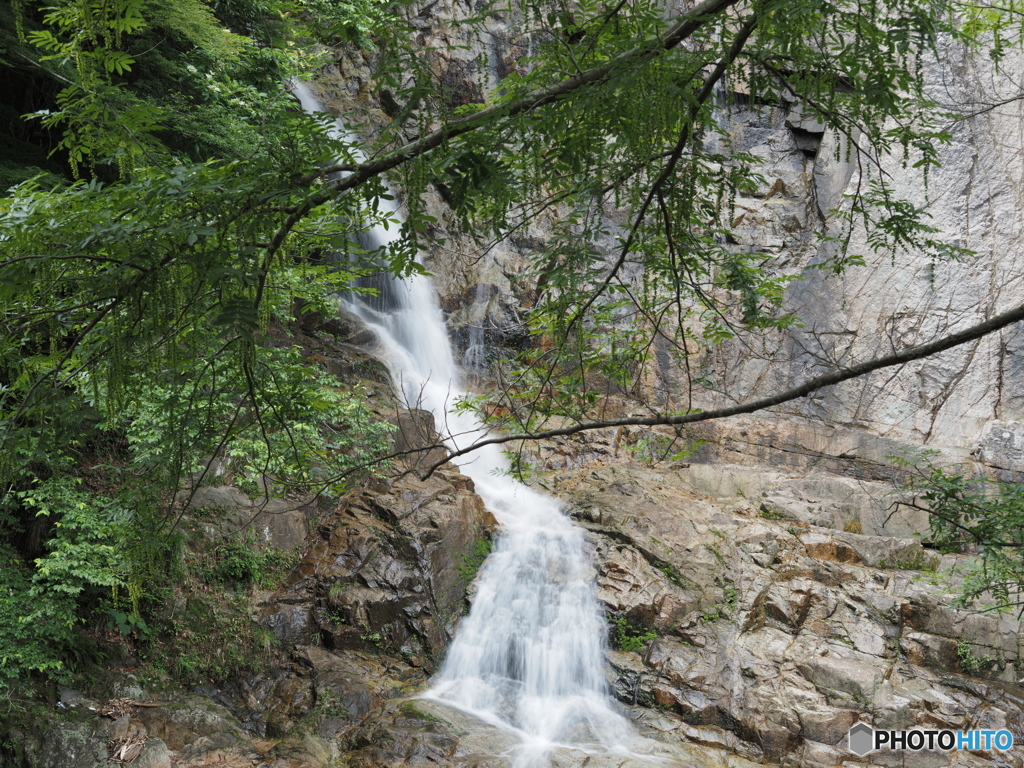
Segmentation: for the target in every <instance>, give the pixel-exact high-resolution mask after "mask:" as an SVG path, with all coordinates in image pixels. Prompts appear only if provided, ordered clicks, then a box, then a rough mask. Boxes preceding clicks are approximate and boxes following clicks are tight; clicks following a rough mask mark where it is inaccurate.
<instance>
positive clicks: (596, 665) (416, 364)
mask: <svg viewBox="0 0 1024 768" xmlns="http://www.w3.org/2000/svg"><path fill="white" fill-rule="evenodd" d="M293 91H294V93H295V95H296V96H297V97H298V98H299V100H300V101H301V103H302V106H303V108H304V109H306V110H307V111H321V110H322V107H321V105H320V104H319V103H318V102H317V100H316V98H315V97H314V96H313V95H312V93H311V92H310V91H309V89H308V88H307V87H306V86H305V85H303V84H302V83H296V84H295V85H294V86H293ZM337 130H338V131H339V132H340V133H341V135H347V131H346V128H345V126H344V125H342V124H340V123H339V124H338V129H337ZM379 204H380V205H381V206H390V210H391V212H392V213H393V214H394V216H395V218H398V216H399V214H398V212H397V209H396V208H395V206H394V204H393V203H390V202H389V201H385V200H381V201H379ZM395 237H397V234H396V232H395V230H394V228H392V229H391V230H390V231H389V230H385V229H384V228H383V227H375V228H373V229H371V230H369V231H368V232H367V233H365V234H364V236H363V240H364V245H365V246H366V247H368V248H374V247H377V246H380V245H387V244H388V243H389V242H391V241H392V240H393V239H394V238H395ZM383 280H385V281H387V284H382V285H381V286H380V287H379V288H380V289H381V290H382V291H386V294H387V301H386V302H384V301H378V302H373V301H362V300H358V299H353V300H350V301H347V302H346V306H347V308H348V309H349V310H350V311H352V312H354V313H355V314H357V315H358V316H359V317H360V318H361V319H362V320H363V321H364V322H365V323H366V325H367V326H368V327H369V328H371V329H372V330H373V331H374V332H375V333H376V334H377V337H378V338H379V341H380V344H381V346H382V347H383V348H384V350H385V352H386V358H387V359H386V363H387V365H388V367H389V369H390V372H391V375H392V378H393V380H394V381H395V383H396V385H398V386H400V387H401V389H402V392H403V394H404V397H405V399H406V403H407V405H408V406H409V407H418V408H423V409H425V410H428V411H430V412H431V413H433V415H434V418H435V420H436V423H437V426H438V431H439V432H440V433H441V434H442V435H444V436H445V438H446V441H447V443H448V444H449V445H450V446H452V447H453V448H454V447H456V446H465V445H467V444H469V443H470V442H471V441H473V440H474V439H476V438H478V437H480V436H481V435H482V434H483V427H482V426H481V424H480V422H479V421H478V420H477V419H476V417H475V416H474V415H473V414H469V413H465V412H461V413H460V412H457V411H456V410H455V409H454V405H455V403H456V401H457V400H458V399H459V398H460V397H461V396H462V395H463V394H464V393H463V391H462V390H461V389H460V385H459V377H458V373H457V369H456V366H455V361H454V357H453V354H452V348H451V345H450V343H449V341H448V337H447V333H446V329H445V325H444V320H443V318H442V315H441V311H440V308H439V307H438V305H437V302H436V300H435V298H434V294H433V289H432V287H431V285H430V282H429V280H428V278H426V277H422V276H414V277H411V278H408V279H405V280H394V281H392V280H391V279H390V278H389V277H387V276H385V277H384V278H383ZM374 304H376V305H377V306H374ZM457 463H458V464H459V466H460V469H461V471H462V472H463V473H464V474H466V475H468V476H469V477H471V478H472V479H473V481H474V483H475V485H476V491H477V493H479V494H480V496H481V497H482V498H483V500H484V503H485V504H486V506H487V508H488V509H489V510H490V511H491V512H492V513H493V514H494V516H495V517H496V518H497V520H498V522H499V523H500V524H501V529H500V532H499V534H498V535H497V537H496V539H495V542H494V549H493V552H492V553H491V555H490V556H489V557H488V558H487V561H486V562H485V564H484V566H483V568H482V569H481V571H480V574H479V577H478V582H477V592H476V597H475V599H474V600H473V605H472V609H471V610H470V612H469V614H468V615H467V616H465V617H464V618H463V619H462V620H461V621H460V622H459V626H458V631H457V633H456V636H455V638H454V640H453V642H452V645H451V647H450V649H449V651H448V655H447V658H446V660H445V662H444V664H443V666H442V668H441V670H440V671H439V672H438V674H437V675H436V677H435V679H434V685H433V688H432V689H431V690H430V691H429V692H428V693H427V694H426V696H427V697H429V698H432V699H436V700H439V701H442V702H445V703H447V704H449V705H452V706H455V707H457V708H459V709H461V710H463V711H465V712H467V713H470V714H472V715H474V716H476V717H478V718H479V719H480V720H482V721H484V722H486V723H488V724H490V725H493V726H496V727H498V728H501V729H503V730H505V731H507V732H510V733H512V734H514V735H515V737H516V738H517V739H518V740H519V745H518V746H517V747H516V748H515V750H514V754H512V755H510V757H511V759H512V763H513V765H514V766H517V768H526V767H527V766H529V767H530V768H533V767H534V766H543V765H547V764H548V759H549V754H550V752H551V751H552V750H553V749H555V748H558V747H571V748H575V749H582V750H585V751H588V752H605V751H613V752H619V753H624V754H630V753H631V752H630V749H629V745H630V744H631V743H633V742H635V741H637V738H638V737H637V736H636V734H635V733H634V731H633V729H632V727H631V725H630V723H629V722H628V721H627V720H626V719H625V718H624V717H623V716H622V715H621V714H619V713H618V712H616V711H615V709H614V708H613V707H614V704H613V701H612V699H611V697H610V696H609V694H608V686H607V683H606V681H605V674H604V665H605V658H604V650H605V622H604V619H603V614H602V611H601V609H600V607H599V605H598V603H597V600H596V598H595V596H594V587H593V583H594V575H595V574H594V567H593V564H592V562H591V557H590V553H589V551H588V546H587V543H586V541H585V539H584V536H583V534H582V532H581V530H580V529H579V528H577V527H576V526H575V525H573V524H572V523H571V522H570V521H569V520H568V519H567V518H566V517H565V516H564V515H563V514H562V512H561V510H560V508H559V505H558V502H557V501H556V500H555V499H553V498H552V497H550V496H547V495H544V494H542V493H539V492H537V491H535V490H533V489H531V488H528V487H526V486H525V485H523V484H522V483H520V482H518V481H516V480H515V479H513V478H512V477H510V476H509V475H508V472H507V469H508V464H507V462H506V459H505V457H504V455H503V454H502V452H501V450H500V449H499V448H498V447H497V446H493V445H491V446H485V447H483V448H481V449H479V450H477V451H474V452H473V453H472V454H470V455H468V456H465V457H462V458H461V459H459V460H458V462H457Z"/></svg>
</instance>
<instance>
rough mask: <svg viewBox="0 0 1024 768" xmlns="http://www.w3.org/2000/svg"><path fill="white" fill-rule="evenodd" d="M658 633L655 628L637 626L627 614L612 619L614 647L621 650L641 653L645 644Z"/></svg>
mask: <svg viewBox="0 0 1024 768" xmlns="http://www.w3.org/2000/svg"><path fill="white" fill-rule="evenodd" d="M657 636H658V633H657V632H655V631H654V630H653V629H650V630H649V629H647V628H646V627H642V626H637V625H636V624H634V623H633V622H631V621H630V620H629V619H627V618H626V617H625V616H619V617H616V618H614V619H612V632H611V640H612V647H613V648H615V649H616V650H619V651H631V652H633V653H639V652H640V651H642V650H643V649H644V646H645V645H646V644H647V643H648V642H649V641H651V640H654V639H655V638H656V637H657Z"/></svg>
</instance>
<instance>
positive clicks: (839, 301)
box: [318, 0, 1024, 472]
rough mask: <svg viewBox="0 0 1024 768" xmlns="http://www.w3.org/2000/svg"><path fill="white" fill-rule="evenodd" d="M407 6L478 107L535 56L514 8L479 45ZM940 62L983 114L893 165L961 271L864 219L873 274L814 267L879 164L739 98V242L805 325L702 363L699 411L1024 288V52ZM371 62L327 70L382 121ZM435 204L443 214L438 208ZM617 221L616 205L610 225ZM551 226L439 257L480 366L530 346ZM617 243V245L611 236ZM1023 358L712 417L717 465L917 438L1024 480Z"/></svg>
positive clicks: (786, 460)
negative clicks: (931, 163)
mask: <svg viewBox="0 0 1024 768" xmlns="http://www.w3.org/2000/svg"><path fill="white" fill-rule="evenodd" d="M410 13H412V14H413V15H414V18H415V19H416V21H417V24H418V25H419V26H420V29H421V39H420V41H419V42H420V43H421V44H422V45H423V46H424V49H425V50H426V51H429V53H428V54H426V55H429V56H433V57H434V63H433V68H434V69H435V70H436V71H435V75H436V77H437V79H438V82H441V83H444V84H445V85H447V86H449V87H454V88H456V89H457V92H458V93H461V94H462V95H463V97H464V99H465V100H477V99H479V98H480V92H481V85H480V84H481V83H484V84H487V83H493V82H494V81H495V78H496V77H497V76H499V75H500V74H501V73H503V72H506V71H508V69H509V67H510V66H513V65H514V62H515V58H516V56H517V55H520V54H521V53H522V51H518V50H517V49H516V46H515V45H514V43H513V42H512V41H514V40H516V39H518V38H517V37H516V34H515V33H516V31H517V29H518V27H517V25H518V24H521V23H522V22H521V20H519V19H517V18H515V17H514V15H512V14H496V15H494V16H492V17H490V18H489V20H488V25H487V27H486V28H485V29H484V31H483V32H481V33H472V34H471V33H469V32H466V31H465V29H464V28H463V27H459V26H458V25H455V24H452V23H451V22H452V21H458V20H460V19H462V18H464V17H465V16H466V15H467V14H468V13H469V9H468V7H464V6H462V5H460V4H458V3H454V2H445V1H444V0H442V2H434V3H429V4H421V5H420V6H414V7H413V10H411V11H410ZM451 45H459V46H462V47H460V48H458V49H451V48H449V46H451ZM442 51H448V52H445V53H442ZM941 53H942V55H941V57H940V60H939V61H933V62H931V63H930V64H928V73H929V74H928V78H929V83H930V89H931V95H932V96H933V97H934V98H935V99H936V100H937V101H938V102H939V103H940V104H942V105H945V106H949V107H950V109H951V110H957V111H959V112H961V113H964V114H966V115H968V117H966V118H965V119H962V120H955V121H954V120H951V121H950V123H949V125H948V126H944V127H945V128H947V129H948V132H949V133H950V134H951V136H952V139H951V140H950V142H949V143H948V144H946V145H944V146H943V147H942V149H941V151H940V158H939V159H940V161H941V163H942V165H941V167H939V168H932V169H931V170H930V172H929V173H928V174H927V176H926V175H925V173H924V171H923V169H921V168H914V167H913V165H914V163H915V162H916V161H917V160H918V159H919V157H918V156H917V155H914V154H913V152H912V153H911V155H910V157H909V160H908V161H904V159H903V157H902V156H892V157H882V158H879V161H880V164H881V168H882V169H883V171H884V173H885V174H886V180H887V182H888V183H889V184H890V186H891V187H892V189H893V191H894V193H895V195H896V196H898V197H904V198H906V199H908V200H910V201H911V202H912V203H913V204H914V205H916V206H918V207H921V208H923V209H924V210H926V211H927V212H928V213H929V214H930V215H931V217H932V219H931V222H932V224H933V225H934V226H935V227H937V228H938V229H939V230H940V232H941V234H940V235H939V237H940V238H941V239H942V240H944V241H946V242H948V243H950V244H952V245H956V246H960V247H964V248H968V249H970V250H972V251H974V252H975V254H976V255H974V256H971V257H967V258H964V259H962V260H960V261H948V260H947V261H937V262H933V261H930V260H929V259H927V258H922V257H920V255H918V254H914V253H905V252H895V253H894V252H891V251H888V250H883V251H881V252H877V253H876V252H874V251H872V249H871V248H870V247H869V245H868V242H867V236H866V233H865V232H864V230H863V228H861V227H855V228H854V231H853V232H852V235H851V238H850V243H849V252H850V253H857V254H862V255H863V256H864V258H865V265H864V266H862V267H854V268H851V269H849V270H847V271H846V272H845V273H844V274H842V275H839V276H836V275H833V274H831V273H830V272H828V271H827V270H826V271H819V270H816V269H814V268H813V266H814V264H816V263H819V262H821V261H822V260H823V259H824V258H826V257H827V256H829V255H830V253H831V250H830V249H834V248H835V247H836V245H835V244H834V243H824V244H823V243H822V242H821V241H820V240H819V239H818V237H817V235H818V234H824V235H826V236H837V235H842V233H843V230H842V226H843V225H842V224H841V223H840V221H839V220H837V219H836V217H835V216H834V214H833V210H834V209H835V208H843V207H844V206H845V205H846V202H845V200H844V195H846V194H848V193H850V192H852V191H853V190H855V189H856V188H857V187H858V185H861V184H864V183H866V182H867V181H868V180H869V178H870V177H871V173H872V171H871V165H872V159H871V158H869V157H867V156H858V154H857V153H856V152H855V151H854V152H852V153H850V152H849V151H848V149H849V148H848V147H847V146H846V143H845V142H846V140H845V139H841V138H840V137H837V136H836V135H835V134H834V133H833V132H832V131H826V130H825V129H824V128H823V126H821V125H820V124H817V123H815V122H814V121H813V120H812V119H810V118H808V117H807V116H806V115H804V114H803V113H802V111H801V107H800V105H799V104H790V105H785V106H782V107H775V108H759V109H756V110H753V109H750V108H747V107H742V106H736V107H733V108H732V109H731V110H730V112H729V113H728V114H727V116H726V117H725V122H726V125H727V129H728V131H729V133H730V134H731V137H732V141H733V143H734V145H735V146H736V148H737V149H738V150H742V151H745V152H748V153H751V154H752V155H755V156H757V157H760V158H761V160H762V162H763V165H762V167H761V169H760V170H761V173H762V175H763V176H764V180H765V181H764V184H763V185H762V188H761V189H759V190H756V191H755V192H754V193H753V194H751V195H750V196H748V197H746V198H740V199H739V200H737V207H736V211H737V216H736V219H735V227H736V241H737V242H736V245H735V247H737V248H739V249H757V250H759V251H761V252H764V253H766V254H767V255H768V256H769V257H770V261H769V263H768V266H769V268H770V269H772V270H776V271H777V272H779V273H782V274H787V275H795V276H798V277H799V279H797V280H795V281H794V282H793V283H792V284H791V286H790V288H789V289H788V290H787V292H786V296H785V303H784V305H785V309H787V310H788V311H790V312H792V313H794V314H795V315H796V316H797V317H798V318H800V326H799V327H797V328H794V329H791V330H789V331H787V332H785V333H782V334H779V335H777V336H775V337H772V338H767V339H765V338H761V337H759V338H758V339H756V340H754V343H753V344H751V343H748V342H749V341H750V340H743V341H742V342H738V343H733V344H725V345H723V346H721V347H719V348H716V349H714V350H711V351H709V352H707V353H706V354H705V355H704V357H703V358H702V360H701V362H700V367H701V372H702V375H703V377H704V379H705V380H709V381H711V382H713V384H712V386H711V388H710V389H709V390H706V391H704V390H702V391H700V392H695V395H696V396H697V398H698V401H699V402H700V404H701V405H702V406H704V407H711V406H715V405H725V404H730V403H733V402H736V401H744V400H748V399H753V398H757V397H763V396H766V395H768V394H771V393H774V392H777V391H779V390H780V389H786V388H789V387H791V386H793V385H795V384H797V383H800V382H802V381H804V380H806V379H807V378H810V377H812V376H815V375H819V374H821V373H823V372H825V371H827V370H830V369H832V368H835V367H837V366H844V365H849V364H852V363H855V362H859V361H863V360H867V359H870V358H873V357H876V356H880V355H884V354H886V353H887V352H890V351H892V350H893V349H894V348H899V347H903V346H908V345H912V344H917V343H923V342H925V341H929V340H932V339H934V338H938V337H941V336H943V335H945V334H948V333H950V332H955V331H957V330H961V329H963V328H965V327H967V326H969V325H972V324H975V323H977V322H980V321H982V320H984V319H986V318H987V317H990V316H991V315H992V314H995V313H997V312H999V311H1002V310H1005V309H1007V308H1009V307H1011V306H1013V305H1015V304H1017V303H1019V301H1020V297H1021V296H1024V282H1022V280H1024V277H1022V273H1024V270H1022V268H1024V236H1022V226H1024V224H1022V221H1021V217H1020V215H1019V211H1020V210H1021V208H1022V206H1024V199H1022V194H1024V193H1022V191H1021V190H1022V189H1024V184H1022V182H1024V165H1022V163H1021V162H1020V158H1021V155H1022V152H1024V145H1022V139H1021V135H1020V132H1019V130H1018V128H1019V125H1020V124H1021V121H1022V120H1024V102H1021V101H1020V100H1019V99H1017V98H1015V97H1016V95H1017V86H1016V85H1015V79H1014V78H1013V76H1012V73H1013V72H1019V71H1021V70H1022V69H1024V61H1022V60H1021V57H1020V56H1019V55H1017V54H1013V55H1012V56H1011V57H1009V58H1007V59H1004V61H1003V62H1002V72H997V71H995V70H994V68H993V66H992V64H991V62H989V61H988V60H987V59H986V58H985V57H984V55H979V54H970V53H968V52H965V51H964V50H963V49H962V48H960V47H958V46H956V45H952V44H949V45H947V46H946V47H945V48H944V49H943V50H942V52H941ZM371 64H372V62H370V61H365V60H363V59H361V58H360V59H358V60H353V58H352V57H351V56H342V57H340V58H339V59H338V61H337V63H336V64H335V65H333V66H332V67H329V68H328V69H327V70H325V76H324V78H323V79H322V81H321V82H320V83H319V86H318V87H319V91H320V96H321V97H322V98H323V99H324V100H325V102H326V103H328V104H332V103H333V104H334V105H335V106H336V107H343V108H346V109H350V108H356V109H357V110H358V111H360V112H362V113H363V114H364V115H366V116H367V119H368V121H369V122H370V123H371V124H372V123H374V122H375V121H383V120H386V119H387V117H386V111H387V109H386V98H384V95H382V94H380V93H373V92H371V91H370V89H369V88H368V83H369V75H370V65H371ZM1005 73H1010V75H1009V76H1008V75H1007V74H1005ZM741 101H742V99H741ZM432 205H433V207H434V212H436V213H437V214H438V215H439V218H440V219H441V220H442V221H444V220H445V218H446V214H445V210H444V205H443V200H442V199H441V197H440V196H438V197H437V198H436V199H435V200H434V201H433V202H432ZM616 219H617V215H616V213H615V212H613V211H609V223H610V224H612V225H614V223H615V221H616ZM548 225H549V222H548V221H545V220H544V219H538V220H537V221H536V222H534V223H533V225H532V226H531V227H530V229H529V231H528V232H527V233H525V234H524V235H522V236H519V237H516V238H512V239H511V240H510V241H509V242H506V243H502V244H498V245H497V246H495V247H492V248H490V249H488V250H487V252H486V253H485V254H483V255H482V257H481V254H480V253H479V252H478V248H477V247H476V246H475V244H473V243H471V242H470V241H468V240H466V239H462V240H460V239H459V238H458V237H454V238H451V237H449V238H448V242H447V244H446V246H445V249H444V250H443V251H441V250H439V249H438V250H435V251H434V252H433V253H431V254H429V266H430V268H431V269H432V270H433V271H434V273H435V281H436V284H437V287H438V290H439V292H440V293H441V296H442V305H443V306H444V308H445V310H446V311H447V312H448V313H449V323H450V327H451V329H452V332H453V336H454V338H455V339H456V341H457V343H458V345H459V347H460V352H461V353H462V355H463V361H464V362H465V363H466V364H467V367H469V368H472V369H474V370H476V371H477V372H479V367H480V364H481V363H485V362H487V359H488V357H493V356H494V354H495V352H494V350H495V348H496V347H501V346H505V347H514V346H516V344H518V343H521V341H522V338H521V331H520V326H519V321H520V319H521V317H522V314H523V309H522V302H524V301H528V299H529V297H530V296H531V295H532V290H533V286H531V285H529V284H528V283H526V282H524V279H523V274H524V271H525V270H524V266H525V264H526V262H527V259H528V256H529V253H530V251H531V249H532V248H535V247H536V246H537V245H538V244H539V243H541V242H543V240H544V239H545V238H546V236H547V232H548ZM609 247H610V248H611V247H614V245H613V242H612V241H611V240H609ZM1022 347H1024V330H1021V329H1020V328H1018V327H1012V328H1009V329H1006V330H1004V331H1002V332H1000V333H997V334H993V335H991V336H989V337H986V338H984V339H982V340H979V341H976V342H972V343H970V344H966V345H963V346H960V347H957V348H955V349H952V350H949V351H947V352H945V353H942V354H940V355H936V356H934V357H931V358H929V359H927V360H924V361H920V362H917V363H912V364H909V365H906V366H903V367H902V368H900V369H888V370H883V371H879V372H877V373H875V374H872V375H870V376H866V377H862V378H860V379H856V380H853V381H850V382H847V383H844V384H841V385H838V386H834V387H831V388H828V389H827V390H824V391H821V392H819V393H816V394H815V395H813V396H812V397H809V398H805V399H803V400H800V401H798V402H796V403H792V404H789V405H787V406H783V407H781V408H778V409H775V410H774V411H773V412H772V413H770V414H765V415H763V416H757V417H751V418H747V419H745V420H740V419H737V420H734V421H732V422H723V423H720V424H716V425H714V426H713V427H711V428H710V429H711V433H710V434H712V435H713V436H714V437H715V442H716V443H718V444H723V443H727V444H728V447H727V448H726V449H725V453H722V454H719V453H717V452H713V453H709V454H708V455H707V458H709V459H710V458H716V457H717V458H726V459H729V460H742V461H747V460H749V461H753V462H758V461H765V460H768V461H771V462H772V463H776V464H782V465H791V466H793V465H796V466H805V465H806V464H807V463H808V462H813V461H815V460H818V461H824V462H826V463H827V464H828V465H829V466H832V467H835V468H844V466H843V465H842V463H841V462H840V463H839V464H836V463H835V461H834V459H836V458H845V459H848V460H854V459H860V460H863V461H864V462H865V463H866V464H867V465H871V464H876V463H885V462H884V461H883V459H884V456H885V455H887V454H890V453H892V452H893V449H894V448H898V447H899V446H901V445H918V446H919V445H928V446H931V447H936V448H939V449H943V450H944V451H946V452H947V453H948V454H949V455H950V457H952V458H958V459H963V458H966V457H968V456H973V457H974V458H975V459H977V460H979V461H980V462H982V463H984V464H985V465H987V466H988V467H990V468H992V469H995V470H1002V471H1013V472H1019V471H1021V470H1024V460H1022V458H1021V446H1022V445H1024V426H1022V424H1021V422H1022V421H1024V396H1022V395H1021V392H1024V364H1021V362H1020V360H1021V359H1024V358H1022V355H1021V351H1022ZM649 383H650V386H651V393H652V396H653V395H654V393H661V396H662V397H665V396H666V394H665V393H667V397H668V398H670V399H671V398H672V397H673V396H674V397H676V398H679V397H680V396H682V395H684V394H685V391H684V390H685V383H684V382H682V381H681V380H680V376H679V374H678V371H675V370H673V369H672V368H671V367H668V366H663V367H662V369H661V370H660V371H659V372H658V376H657V378H656V380H652V381H651V382H649ZM780 449H781V450H780ZM744 455H746V456H749V459H742V456H744ZM829 462H831V463H829Z"/></svg>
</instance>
